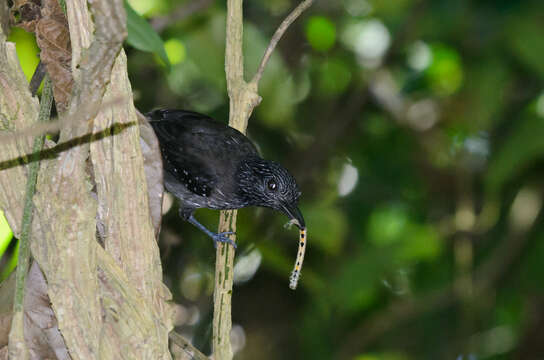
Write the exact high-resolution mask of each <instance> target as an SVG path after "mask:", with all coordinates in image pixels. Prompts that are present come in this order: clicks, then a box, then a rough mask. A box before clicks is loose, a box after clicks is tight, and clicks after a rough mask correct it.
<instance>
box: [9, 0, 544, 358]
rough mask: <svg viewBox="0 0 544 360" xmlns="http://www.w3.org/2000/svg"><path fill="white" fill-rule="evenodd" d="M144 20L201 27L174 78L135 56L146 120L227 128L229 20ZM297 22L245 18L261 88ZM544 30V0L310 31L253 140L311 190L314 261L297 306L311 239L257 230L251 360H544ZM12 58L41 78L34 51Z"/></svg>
mask: <svg viewBox="0 0 544 360" xmlns="http://www.w3.org/2000/svg"><path fill="white" fill-rule="evenodd" d="M130 3H131V4H132V6H133V7H134V8H135V9H136V10H137V11H138V12H139V13H140V14H144V15H145V16H147V17H150V18H153V17H159V16H164V15H170V14H175V13H185V14H186V16H184V17H183V19H182V20H181V21H172V22H171V23H170V24H169V25H168V26H167V27H166V28H165V29H164V30H163V31H162V32H161V34H160V35H161V37H162V38H163V39H164V40H165V54H166V56H168V58H169V59H170V63H171V64H172V66H171V69H170V71H168V69H167V68H165V67H164V66H163V65H161V64H160V63H159V62H157V61H156V59H155V56H156V55H153V54H150V53H145V52H140V51H136V50H134V49H132V48H131V47H127V53H128V59H129V75H130V78H131V81H132V86H133V89H134V92H135V98H136V99H137V106H138V108H139V109H140V110H141V111H147V110H149V109H152V108H155V107H176V108H186V109H193V110H197V111H201V112H205V113H207V114H209V115H211V116H213V117H215V118H217V119H218V120H221V121H225V122H226V121H227V119H228V98H227V95H226V89H225V78H224V28H225V11H226V9H225V3H224V2H223V1H197V2H194V3H193V2H191V1H175V0H154V1H149V2H143V1H139V0H131V1H130ZM195 4H197V5H199V6H196V5H195ZM295 5H296V2H290V1H287V0H277V1H265V0H260V1H255V2H245V4H244V13H245V17H246V18H245V19H246V23H245V27H244V51H245V54H244V55H245V64H246V79H250V78H251V76H252V75H253V74H254V72H255V70H256V68H257V66H258V64H259V62H260V60H261V57H262V54H263V51H264V49H265V48H266V46H267V43H268V39H269V38H270V36H271V35H272V34H273V32H274V31H275V29H276V27H277V25H278V24H279V23H280V22H281V21H282V20H283V18H284V16H285V15H286V12H287V11H288V10H289V9H291V8H293V7H294V6H295ZM195 6H196V10H191V9H194V7H195ZM191 11H193V12H191ZM543 12H544V3H543V2H542V1H540V0H526V1H520V2H514V1H476V2H458V1H449V0H445V1H430V0H423V1H421V0H402V1H393V2H388V1H378V0H342V1H336V2H317V3H316V4H315V5H314V7H313V8H311V9H310V10H309V11H308V12H307V13H305V14H304V15H303V16H302V17H301V19H299V20H298V21H297V22H295V23H294V24H293V26H292V27H291V28H290V29H289V30H288V31H287V33H286V35H285V37H284V39H282V41H281V42H280V44H279V46H278V49H277V51H276V52H275V53H274V54H273V56H272V58H271V61H270V64H269V66H268V67H267V69H266V71H265V73H264V76H263V79H262V81H261V84H260V87H259V92H260V94H261V95H262V97H263V101H262V103H261V104H260V105H259V107H257V108H256V109H255V112H254V114H253V116H252V118H251V120H250V122H249V128H248V134H249V136H250V138H252V140H254V141H255V143H256V144H257V146H258V148H259V150H260V151H261V152H262V153H263V155H264V156H265V157H266V158H270V159H274V160H277V161H280V162H282V163H283V164H285V165H286V166H287V167H288V168H289V169H290V170H291V171H292V172H293V174H294V175H295V177H296V178H297V179H298V182H299V186H300V188H301V190H302V193H303V195H302V197H301V200H300V201H301V209H302V211H303V213H304V216H305V217H306V222H307V224H308V250H307V253H306V261H305V265H304V268H303V270H302V276H301V281H300V285H299V289H298V290H297V291H296V292H292V291H290V290H289V288H288V286H287V285H288V276H289V272H290V270H291V269H292V266H293V261H294V258H295V254H296V239H297V235H296V232H295V231H294V230H291V231H288V230H286V229H284V228H283V227H282V225H283V224H284V223H285V222H286V221H287V219H285V218H284V217H283V216H282V215H280V214H275V213H272V212H271V211H270V210H267V209H244V210H242V211H240V213H239V218H238V227H237V234H238V237H239V244H240V245H239V248H238V252H237V261H241V260H242V259H245V260H247V258H246V257H249V256H253V255H250V254H255V252H254V251H258V253H259V254H260V256H262V261H261V262H260V264H261V265H260V267H259V268H258V269H257V272H256V274H255V275H254V277H253V278H252V279H250V280H249V281H247V282H241V283H240V285H237V286H236V288H235V290H234V308H233V321H234V323H235V324H240V325H241V327H242V329H243V331H245V336H246V341H245V345H244V346H243V347H242V348H241V350H239V352H238V353H237V354H236V359H263V360H266V359H349V360H375V359H376V360H377V359H379V360H405V359H406V360H410V359H463V360H464V359H478V360H482V359H484V360H502V359H512V358H517V359H522V358H523V359H540V358H544V348H543V347H542V345H541V334H540V330H539V329H540V325H539V324H541V323H542V322H544V306H543V305H544V286H543V285H542V280H541V279H542V276H543V275H544V270H543V267H542V259H543V258H544V241H543V237H544V226H543V224H542V215H541V207H542V196H543V190H542V189H543V187H542V179H543V171H544V167H543V165H544V147H543V146H544V145H542V144H544V142H543V141H542V140H541V137H542V134H544V68H543V66H544V62H543V61H542V57H543V55H544V48H543V46H544V42H543V41H542V13H543ZM146 36H147V34H146ZM12 40H14V41H16V43H17V50H18V53H19V54H20V57H21V63H22V64H23V67H24V69H25V73H27V74H31V73H32V71H33V66H35V64H36V63H37V58H36V53H37V49H36V47H35V44H34V42H33V39H32V38H31V37H29V36H28V34H25V33H24V32H21V31H20V30H17V31H15V32H14V33H13V34H12ZM29 59H30V60H32V59H33V60H34V63H31V62H29V61H30V60H29ZM32 64H33V65H32ZM175 208H176V206H175V205H174V207H173V209H172V210H171V211H170V212H169V213H168V214H166V215H165V217H164V221H163V230H162V238H161V243H160V244H161V248H162V256H163V265H164V271H165V279H166V282H167V284H169V286H170V288H171V289H172V291H173V293H174V300H175V302H177V303H178V304H182V306H183V307H184V308H185V309H186V310H187V311H188V312H189V313H191V314H193V315H194V316H193V317H191V319H192V320H190V321H189V320H187V321H185V322H183V323H179V324H178V326H179V328H180V330H182V331H184V332H185V333H187V334H195V342H196V343H198V344H204V343H206V341H207V340H209V335H210V334H209V331H207V330H206V329H209V326H210V324H209V321H210V317H209V314H210V311H211V291H212V290H211V289H212V288H211V284H212V279H211V275H210V274H212V273H213V266H214V258H215V252H214V251H213V245H212V244H211V242H210V241H209V240H208V239H206V238H205V237H204V236H203V235H202V234H201V233H199V232H198V231H196V230H195V229H193V227H192V226H190V225H187V224H186V223H183V222H182V221H181V220H180V219H179V217H178V216H177V211H176V209H175ZM196 216H197V217H198V218H200V219H201V220H202V221H203V223H204V224H205V225H207V226H209V227H214V226H215V224H216V223H217V212H214V211H207V210H199V211H198V212H197V214H196ZM195 314H196V315H195ZM197 315H198V316H197ZM206 334H207V335H206Z"/></svg>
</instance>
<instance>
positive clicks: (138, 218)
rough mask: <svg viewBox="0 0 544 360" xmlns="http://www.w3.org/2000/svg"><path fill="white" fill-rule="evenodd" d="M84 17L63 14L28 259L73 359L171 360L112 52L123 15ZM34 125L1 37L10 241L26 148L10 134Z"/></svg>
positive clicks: (132, 134) (76, 10)
mask: <svg viewBox="0 0 544 360" xmlns="http://www.w3.org/2000/svg"><path fill="white" fill-rule="evenodd" d="M87 5H88V4H87V2H86V1H85V0H74V1H69V2H67V18H68V23H69V29H70V39H71V45H72V75H73V77H74V86H73V90H72V95H71V99H70V104H69V106H68V110H67V111H66V112H65V113H63V114H61V121H62V123H63V124H64V125H63V127H62V128H61V130H60V136H59V141H58V143H56V144H55V143H53V142H51V141H49V142H48V143H47V144H46V148H47V150H46V151H48V153H49V154H54V155H55V156H49V157H47V158H42V160H41V162H40V171H39V176H38V183H37V192H36V195H35V196H34V199H33V201H34V207H35V210H34V211H35V217H34V221H33V227H32V240H31V252H32V256H33V258H34V259H35V261H36V262H37V263H38V264H39V267H40V269H41V271H42V272H43V274H44V275H45V278H46V279H47V295H48V296H49V299H50V301H51V306H52V308H53V310H54V313H55V315H56V319H57V321H58V328H59V329H60V332H61V333H62V337H63V339H64V342H65V346H66V348H67V350H68V353H69V354H70V357H71V358H72V359H125V358H146V359H147V358H149V359H170V353H169V351H168V333H169V331H170V330H171V328H172V323H171V310H170V307H169V305H168V304H167V300H169V299H170V293H169V291H168V289H167V288H166V287H165V286H164V284H163V283H162V270H161V265H160V258H159V251H158V246H157V242H156V239H155V234H154V229H153V226H152V223H151V217H150V209H149V199H148V190H147V183H146V177H145V173H144V165H143V164H144V161H143V157H142V153H141V150H140V143H139V127H138V120H137V117H136V111H135V108H134V105H133V102H132V90H131V87H130V83H129V81H128V76H127V69H126V57H125V55H124V52H123V51H122V49H121V44H122V41H123V39H124V37H125V34H126V30H125V23H126V21H125V16H124V9H123V3H122V1H118V0H116V1H111V0H98V1H93V2H92V3H91V10H92V11H93V17H92V19H91V14H90V13H89V8H88V6H87ZM93 20H94V22H93ZM94 29H96V31H94ZM93 33H94V35H93ZM104 103H106V104H108V103H109V104H110V105H109V106H102V105H101V104H104ZM82 115H83V116H82ZM37 118H38V101H37V98H35V97H32V95H31V94H30V91H29V89H28V83H27V81H26V78H25V77H24V74H23V73H22V71H21V69H20V66H19V64H18V60H17V57H16V53H15V48H14V44H10V43H7V42H6V38H5V36H4V34H3V32H2V33H1V34H0V120H1V121H0V131H1V132H10V133H13V140H12V141H5V142H3V144H2V145H1V147H2V150H1V151H0V169H1V171H0V189H1V190H0V208H1V209H2V210H3V211H4V213H5V215H6V218H7V220H8V222H9V224H10V226H11V228H12V230H13V232H14V234H15V236H18V235H19V233H20V222H21V216H22V206H23V199H24V188H25V179H26V176H27V167H28V165H24V162H25V158H26V156H27V155H28V154H29V153H30V151H31V144H32V137H28V136H18V135H17V130H22V129H27V128H29V127H31V126H32V125H33V124H34V123H35V122H36V120H37ZM97 234H98V235H99V238H100V240H101V242H103V246H101V244H100V243H99V241H98V239H97ZM25 310H26V309H25ZM24 330H25V340H26V343H27V346H32V345H31V339H29V338H28V336H27V335H28V334H27V333H28V331H26V330H27V329H26V328H25V329H24ZM0 340H2V339H0ZM0 344H2V341H0ZM38 358H39V357H38Z"/></svg>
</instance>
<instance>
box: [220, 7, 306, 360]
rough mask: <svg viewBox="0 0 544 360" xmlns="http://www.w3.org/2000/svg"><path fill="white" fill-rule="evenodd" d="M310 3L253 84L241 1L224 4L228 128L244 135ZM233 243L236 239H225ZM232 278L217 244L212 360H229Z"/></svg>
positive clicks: (229, 216) (230, 215) (228, 219)
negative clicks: (248, 77) (269, 70)
mask: <svg viewBox="0 0 544 360" xmlns="http://www.w3.org/2000/svg"><path fill="white" fill-rule="evenodd" d="M312 2H313V0H305V1H303V2H302V3H301V4H300V5H299V6H297V8H296V9H295V10H293V12H292V13H291V14H289V16H287V18H286V19H285V20H284V21H283V22H282V23H281V25H280V27H279V28H278V30H276V32H275V33H274V36H273V37H272V40H271V41H270V45H269V46H268V48H267V49H266V51H265V54H264V56H263V60H262V61H261V65H260V66H259V69H258V71H257V73H256V74H255V77H254V78H253V80H252V81H251V82H249V83H247V82H246V81H245V80H244V55H243V51H242V45H243V44H242V39H243V11H242V10H243V9H242V0H227V28H226V39H225V75H226V79H227V91H228V94H229V99H230V103H229V104H230V112H229V126H231V127H233V128H235V129H237V130H239V131H240V132H242V133H244V134H245V132H246V129H247V122H248V119H249V117H250V116H251V113H252V112H253V109H254V108H255V107H256V106H257V105H259V103H260V101H261V97H260V96H259V94H258V93H257V88H258V83H259V80H260V78H261V76H262V72H263V71H264V68H265V67H266V64H267V63H268V59H269V58H270V55H271V54H272V52H273V51H274V48H275V47H276V44H277V43H278V41H279V40H280V38H281V36H282V35H283V33H285V31H286V30H287V28H288V27H289V25H291V23H292V22H293V21H294V20H295V19H296V18H297V17H298V16H299V15H300V14H301V13H302V12H303V11H304V10H305V9H307V8H308V7H309V6H310V5H311V4H312ZM236 215H237V212H236V210H227V211H221V215H220V218H219V232H226V231H233V232H236ZM229 237H230V238H231V239H232V240H233V241H234V240H235V239H236V237H235V236H234V235H229ZM233 274H234V248H233V247H232V246H230V245H228V244H224V243H221V244H218V246H217V252H216V262H215V288H214V312H213V338H212V342H213V356H214V359H216V360H230V359H232V356H233V354H232V347H231V344H230V331H231V327H232V319H231V301H232V284H233Z"/></svg>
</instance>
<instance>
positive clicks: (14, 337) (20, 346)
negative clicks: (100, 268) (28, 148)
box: [9, 77, 53, 358]
mask: <svg viewBox="0 0 544 360" xmlns="http://www.w3.org/2000/svg"><path fill="white" fill-rule="evenodd" d="M52 104H53V89H52V86H51V80H50V79H49V77H46V78H45V83H44V87H43V95H42V99H41V102H40V112H39V115H38V121H39V122H45V121H47V120H48V119H49V116H50V113H51V105H52ZM44 138H45V136H44V135H40V136H37V137H36V138H35V139H34V144H33V147H32V153H33V154H34V155H33V159H32V160H33V161H32V162H31V163H30V164H29V165H28V179H27V183H26V194H25V205H24V209H23V220H22V224H21V237H20V239H19V255H18V259H17V270H16V275H15V276H16V278H15V295H14V302H13V322H12V327H11V329H12V330H11V331H10V341H9V346H10V356H12V357H13V358H19V357H18V356H16V355H15V354H19V355H21V354H24V353H25V352H26V351H27V350H26V347H25V346H24V337H22V338H21V335H23V301H24V289H25V281H26V274H27V272H28V264H29V262H30V248H29V245H30V231H31V229H32V215H33V211H34V207H33V202H32V198H33V197H34V194H35V192H36V180H37V178H38V170H39V167H40V162H39V152H40V150H41V148H42V146H43V143H44ZM23 356H24V355H23Z"/></svg>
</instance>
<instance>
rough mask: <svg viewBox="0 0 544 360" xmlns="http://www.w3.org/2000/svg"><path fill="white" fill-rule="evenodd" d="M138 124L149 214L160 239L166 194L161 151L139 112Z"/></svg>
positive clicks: (150, 129) (156, 235)
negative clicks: (163, 200) (163, 201)
mask: <svg viewBox="0 0 544 360" xmlns="http://www.w3.org/2000/svg"><path fill="white" fill-rule="evenodd" d="M138 122H139V124H140V146H141V148H142V155H143V157H144V171H145V177H146V180H147V191H148V196H149V212H150V214H151V222H152V223H153V228H154V229H155V237H158V236H159V232H160V229H161V218H162V198H163V194H164V185H163V174H162V158H161V151H160V149H159V142H158V141H157V137H156V136H155V132H154V131H153V128H152V127H151V125H149V123H148V122H147V119H146V118H145V116H144V115H142V114H141V113H140V112H138Z"/></svg>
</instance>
